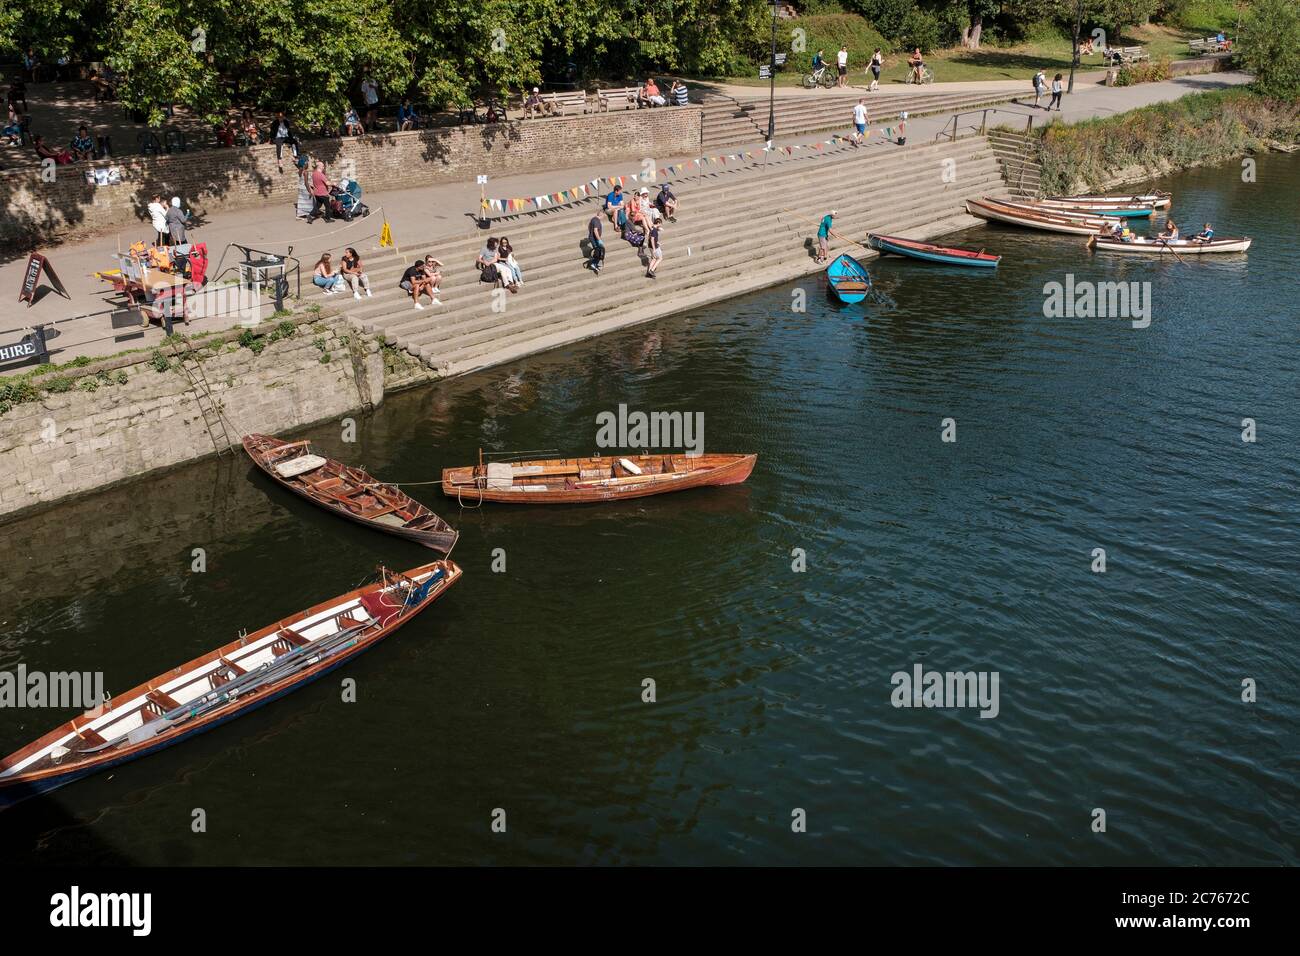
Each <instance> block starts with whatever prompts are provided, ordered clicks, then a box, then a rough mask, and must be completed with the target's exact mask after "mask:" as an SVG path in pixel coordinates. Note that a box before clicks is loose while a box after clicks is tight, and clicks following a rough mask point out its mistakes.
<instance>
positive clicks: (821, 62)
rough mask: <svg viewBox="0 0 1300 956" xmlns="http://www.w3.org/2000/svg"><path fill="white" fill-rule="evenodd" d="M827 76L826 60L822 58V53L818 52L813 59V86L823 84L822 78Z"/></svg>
mask: <svg viewBox="0 0 1300 956" xmlns="http://www.w3.org/2000/svg"><path fill="white" fill-rule="evenodd" d="M825 75H826V60H825V59H823V58H822V51H821V50H818V51H817V52H816V53H814V54H813V59H812V81H813V86H817V85H818V84H820V83H821V81H822V78H823V77H824V76H825Z"/></svg>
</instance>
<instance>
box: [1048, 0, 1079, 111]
mask: <svg viewBox="0 0 1300 956" xmlns="http://www.w3.org/2000/svg"><path fill="white" fill-rule="evenodd" d="M1082 31H1083V0H1079V5H1078V7H1077V8H1076V10H1075V17H1074V55H1073V56H1072V57H1071V58H1070V85H1069V86H1068V87H1066V90H1065V91H1066V92H1067V93H1073V92H1074V70H1075V68H1076V67H1077V66H1078V65H1079V34H1080V33H1081V32H1082ZM1049 105H1050V104H1049Z"/></svg>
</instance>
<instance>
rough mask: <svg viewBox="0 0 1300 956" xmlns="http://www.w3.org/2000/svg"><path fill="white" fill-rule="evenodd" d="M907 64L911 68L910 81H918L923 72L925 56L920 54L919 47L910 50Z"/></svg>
mask: <svg viewBox="0 0 1300 956" xmlns="http://www.w3.org/2000/svg"><path fill="white" fill-rule="evenodd" d="M907 65H908V66H910V67H911V68H912V82H913V83H920V82H921V80H922V79H923V77H924V72H925V58H924V57H923V56H921V48H920V47H919V46H918V47H917V48H916V49H914V50H913V51H912V55H911V56H910V57H908V58H907Z"/></svg>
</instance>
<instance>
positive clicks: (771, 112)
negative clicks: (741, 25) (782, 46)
mask: <svg viewBox="0 0 1300 956" xmlns="http://www.w3.org/2000/svg"><path fill="white" fill-rule="evenodd" d="M783 2H784V0H768V3H770V4H771V5H772V58H771V59H770V60H768V63H767V69H768V87H767V145H768V147H769V148H770V147H771V145H772V139H773V137H775V136H776V11H777V8H778V7H780V5H781V4H782V3H783Z"/></svg>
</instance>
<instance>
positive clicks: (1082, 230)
mask: <svg viewBox="0 0 1300 956" xmlns="http://www.w3.org/2000/svg"><path fill="white" fill-rule="evenodd" d="M966 211H967V212H968V213H970V214H971V215H972V216H978V217H979V218H980V219H986V220H989V221H990V222H1002V223H1006V224H1007V225H1011V226H1021V227H1023V228H1025V229H1041V230H1044V231H1046V232H1061V233H1066V234H1068V235H1074V236H1093V235H1097V234H1098V233H1100V232H1101V231H1102V230H1103V229H1105V228H1110V227H1111V226H1112V225H1115V224H1118V223H1119V221H1120V220H1119V219H1116V218H1107V217H1103V216H1089V215H1086V214H1084V213H1079V212H1071V211H1068V210H1046V209H1041V208H1037V207H1035V206H1033V205H1030V204H1027V203H1017V202H1012V201H1008V200H1001V199H991V198H989V197H987V196H986V197H984V198H983V199H967V200H966Z"/></svg>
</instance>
